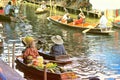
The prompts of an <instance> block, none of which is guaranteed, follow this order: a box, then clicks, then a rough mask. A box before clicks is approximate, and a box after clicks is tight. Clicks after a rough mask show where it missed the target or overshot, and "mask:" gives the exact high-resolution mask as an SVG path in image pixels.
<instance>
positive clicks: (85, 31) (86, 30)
mask: <svg viewBox="0 0 120 80" xmlns="http://www.w3.org/2000/svg"><path fill="white" fill-rule="evenodd" d="M98 25H99V24H97V25H96V26H95V27H91V28H88V29H85V30H84V31H82V33H84V34H85V33H87V32H88V31H90V30H91V29H94V28H96V27H97V26H98Z"/></svg>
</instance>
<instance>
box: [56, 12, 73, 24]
mask: <svg viewBox="0 0 120 80" xmlns="http://www.w3.org/2000/svg"><path fill="white" fill-rule="evenodd" d="M58 21H63V22H65V23H70V22H73V19H72V18H71V17H70V14H69V13H66V14H65V15H64V16H63V17H62V18H60V19H59V20H58Z"/></svg>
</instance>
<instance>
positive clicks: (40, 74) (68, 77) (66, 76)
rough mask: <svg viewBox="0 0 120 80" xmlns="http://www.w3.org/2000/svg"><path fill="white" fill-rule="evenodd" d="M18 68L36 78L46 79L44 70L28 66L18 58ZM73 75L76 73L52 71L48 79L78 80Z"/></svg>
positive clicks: (37, 79) (48, 73) (38, 79)
mask: <svg viewBox="0 0 120 80" xmlns="http://www.w3.org/2000/svg"><path fill="white" fill-rule="evenodd" d="M15 62H16V64H17V65H16V68H17V69H19V70H20V71H22V72H24V75H27V76H28V75H29V76H31V77H32V78H34V79H36V80H44V70H38V69H36V68H34V67H31V66H27V65H26V64H24V63H23V62H22V61H21V60H19V59H18V58H16V61H15ZM72 75H75V73H73V72H64V73H51V72H47V80H77V79H72Z"/></svg>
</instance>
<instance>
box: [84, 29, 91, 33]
mask: <svg viewBox="0 0 120 80" xmlns="http://www.w3.org/2000/svg"><path fill="white" fill-rule="evenodd" d="M90 30H91V28H88V29H85V30H84V31H82V33H84V34H85V33H87V32H88V31H90Z"/></svg>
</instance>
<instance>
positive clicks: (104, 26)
mask: <svg viewBox="0 0 120 80" xmlns="http://www.w3.org/2000/svg"><path fill="white" fill-rule="evenodd" d="M101 15H102V16H101V18H100V22H99V27H100V28H101V31H105V30H107V22H108V20H107V18H106V17H105V15H104V12H101Z"/></svg>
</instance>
